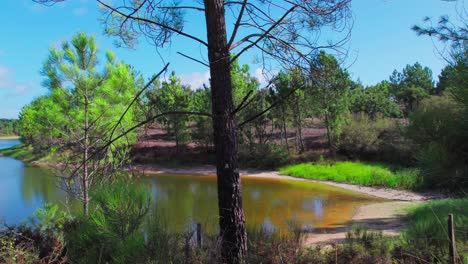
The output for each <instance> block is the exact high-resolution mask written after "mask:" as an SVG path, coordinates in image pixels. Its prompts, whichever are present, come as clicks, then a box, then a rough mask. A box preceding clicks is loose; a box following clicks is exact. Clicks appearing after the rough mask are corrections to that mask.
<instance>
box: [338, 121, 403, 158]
mask: <svg viewBox="0 0 468 264" xmlns="http://www.w3.org/2000/svg"><path fill="white" fill-rule="evenodd" d="M408 145H409V144H408V142H406V141H405V140H404V138H403V137H402V136H401V133H400V129H399V125H398V123H397V122H396V121H395V120H393V119H390V118H385V117H383V116H382V115H377V116H376V117H375V118H374V119H371V118H370V117H369V116H368V115H367V114H365V113H359V114H354V115H353V116H352V118H350V122H348V124H347V125H346V126H345V127H344V128H343V135H342V139H341V145H340V151H341V152H342V153H344V154H346V155H348V156H349V157H350V158H353V159H356V158H358V159H366V160H380V161H392V162H400V163H404V164H408V163H409V161H411V158H410V157H411V155H412V154H411V152H410V148H409V147H408Z"/></svg>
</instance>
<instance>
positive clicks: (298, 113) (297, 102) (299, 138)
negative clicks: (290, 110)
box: [293, 95, 304, 153]
mask: <svg viewBox="0 0 468 264" xmlns="http://www.w3.org/2000/svg"><path fill="white" fill-rule="evenodd" d="M293 107H294V109H295V112H296V114H295V115H294V123H295V126H296V152H297V153H302V152H304V143H303V142H302V120H301V108H300V98H299V97H298V96H297V95H296V96H295V103H294V106H293Z"/></svg>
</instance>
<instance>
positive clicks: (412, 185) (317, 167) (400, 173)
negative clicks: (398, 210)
mask: <svg viewBox="0 0 468 264" xmlns="http://www.w3.org/2000/svg"><path fill="white" fill-rule="evenodd" d="M280 172H281V173H282V174H285V175H290V176H294V177H300V178H306V179H313V180H321V181H334V182H341V183H351V184H357V185H362V186H384V187H392V188H405V189H416V188H418V187H419V185H420V182H421V180H420V175H419V171H418V170H417V169H399V170H392V169H391V168H390V167H388V166H385V165H381V164H366V163H361V162H352V161H345V162H337V163H335V164H312V163H303V164H297V165H290V166H286V167H283V168H281V169H280Z"/></svg>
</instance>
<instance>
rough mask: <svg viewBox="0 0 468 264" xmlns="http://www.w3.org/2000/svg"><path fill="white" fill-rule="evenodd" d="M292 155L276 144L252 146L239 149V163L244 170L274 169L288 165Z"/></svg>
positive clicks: (243, 146)
mask: <svg viewBox="0 0 468 264" xmlns="http://www.w3.org/2000/svg"><path fill="white" fill-rule="evenodd" d="M290 159H291V155H290V154H289V152H288V151H287V149H286V148H285V147H283V146H279V145H276V144H271V143H270V144H250V145H249V146H245V145H241V146H240V148H239V163H240V164H241V166H242V167H243V168H257V169H274V168H278V167H280V166H283V165H285V164H288V162H289V160H290Z"/></svg>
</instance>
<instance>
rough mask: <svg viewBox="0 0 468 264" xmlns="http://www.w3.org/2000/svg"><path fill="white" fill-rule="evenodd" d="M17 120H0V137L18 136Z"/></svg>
mask: <svg viewBox="0 0 468 264" xmlns="http://www.w3.org/2000/svg"><path fill="white" fill-rule="evenodd" d="M18 133H19V130H18V120H17V119H5V118H0V136H12V135H18Z"/></svg>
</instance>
